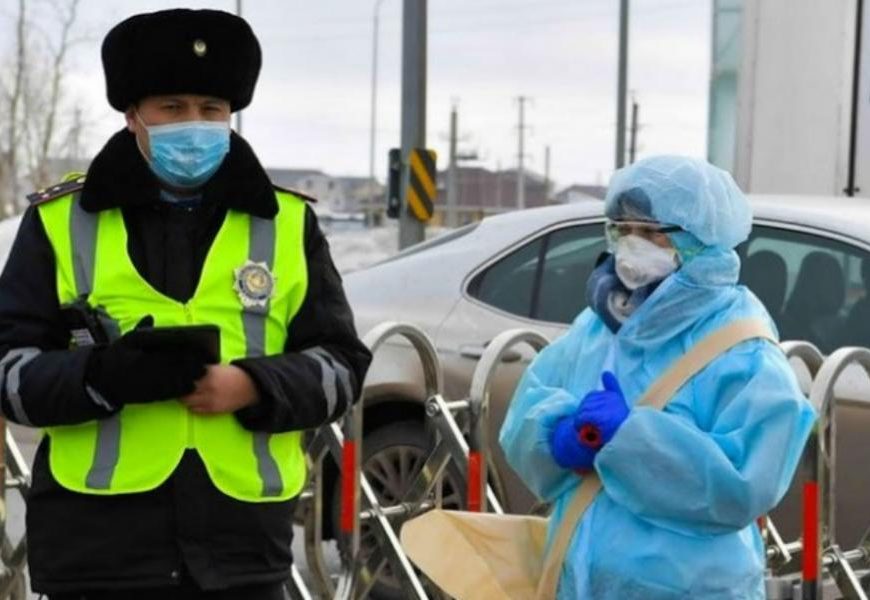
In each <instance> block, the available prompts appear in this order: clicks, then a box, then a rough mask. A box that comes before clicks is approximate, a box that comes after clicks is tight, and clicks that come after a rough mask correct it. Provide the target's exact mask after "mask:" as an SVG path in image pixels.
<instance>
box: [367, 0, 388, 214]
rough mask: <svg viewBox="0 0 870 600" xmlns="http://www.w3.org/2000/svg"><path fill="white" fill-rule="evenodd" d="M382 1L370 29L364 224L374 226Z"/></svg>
mask: <svg viewBox="0 0 870 600" xmlns="http://www.w3.org/2000/svg"><path fill="white" fill-rule="evenodd" d="M383 2H384V0H375V10H374V23H373V25H374V26H373V28H372V102H371V111H372V113H371V123H370V129H369V202H368V204H369V205H368V207H367V210H366V224H367V225H369V226H371V225H374V211H375V185H376V184H375V137H376V135H377V119H378V27H379V22H380V10H381V4H383Z"/></svg>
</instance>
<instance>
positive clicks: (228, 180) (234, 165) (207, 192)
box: [81, 129, 278, 219]
mask: <svg viewBox="0 0 870 600" xmlns="http://www.w3.org/2000/svg"><path fill="white" fill-rule="evenodd" d="M159 192H160V188H159V186H158V182H157V178H156V177H155V176H154V174H153V173H152V172H151V169H150V168H149V167H148V164H147V163H146V162H145V159H144V158H143V157H142V154H141V153H140V152H139V147H138V146H137V145H136V137H135V136H134V135H133V133H131V132H130V131H128V130H127V129H123V130H121V131H119V132H118V133H116V134H115V135H113V136H112V137H111V138H110V139H109V141H108V142H107V143H106V145H105V146H103V149H102V150H100V152H99V154H97V156H96V157H94V160H93V162H92V163H91V166H90V168H89V169H88V175H87V178H86V179H85V183H84V187H83V188H82V195H81V203H82V207H83V208H84V209H85V210H86V211H88V212H98V211H101V210H106V209H109V208H123V207H125V206H141V205H145V204H152V203H155V202H159V201H160V200H159ZM203 196H204V200H205V201H206V202H213V203H216V204H221V205H223V206H225V207H226V208H229V209H233V210H238V211H242V212H246V213H249V214H251V215H254V216H257V217H262V218H265V219H271V218H273V217H274V216H275V215H276V214H278V202H277V201H276V200H275V190H274V188H273V187H272V183H271V182H270V181H269V177H268V175H266V171H265V170H264V169H263V167H262V166H261V165H260V161H259V160H257V157H256V156H255V155H254V151H253V150H252V149H251V147H250V146H249V145H248V143H247V142H246V141H245V140H243V139H242V138H241V137H240V136H238V135H236V134H235V133H232V134H231V136H230V151H229V153H228V154H227V156H226V157H225V158H224V162H223V164H221V166H220V168H219V169H218V170H217V173H215V174H214V176H212V178H211V179H210V180H209V181H208V183H206V184H205V187H203Z"/></svg>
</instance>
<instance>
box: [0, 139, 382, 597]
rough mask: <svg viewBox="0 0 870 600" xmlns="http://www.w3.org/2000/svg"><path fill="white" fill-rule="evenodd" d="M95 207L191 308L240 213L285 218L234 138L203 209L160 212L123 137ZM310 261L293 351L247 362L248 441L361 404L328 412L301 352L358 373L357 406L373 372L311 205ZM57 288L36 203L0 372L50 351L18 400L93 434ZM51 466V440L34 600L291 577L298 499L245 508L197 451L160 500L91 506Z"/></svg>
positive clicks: (37, 477)
mask: <svg viewBox="0 0 870 600" xmlns="http://www.w3.org/2000/svg"><path fill="white" fill-rule="evenodd" d="M81 202H82V206H83V207H84V208H85V210H88V211H91V212H96V211H100V210H105V209H108V208H114V207H118V206H120V207H121V209H122V214H123V216H124V222H125V225H126V228H127V230H128V232H129V241H128V248H127V249H126V250H127V252H128V253H129V255H130V258H131V259H132V261H133V264H134V265H135V267H136V269H137V270H138V271H139V272H140V274H141V275H142V276H143V277H144V278H145V279H146V280H147V281H148V282H149V283H150V284H151V285H152V286H153V287H155V288H156V289H157V290H159V291H160V292H162V293H163V294H165V295H167V296H169V297H171V298H173V299H175V300H177V301H179V302H185V301H187V300H188V299H190V297H191V296H192V295H193V293H194V290H195V287H196V284H197V282H198V280H199V277H200V273H201V271H202V267H203V263H204V261H205V256H206V253H207V251H208V249H209V247H210V245H211V243H212V241H213V240H214V237H215V234H216V233H217V230H218V229H219V227H220V225H221V223H222V222H223V219H224V217H225V215H226V213H227V210H228V209H234V210H240V211H245V212H248V213H250V214H253V215H256V216H260V217H264V218H272V217H274V216H275V214H276V213H277V209H278V207H277V202H276V200H275V195H274V188H273V186H272V184H271V183H270V182H269V180H268V178H267V176H266V173H265V171H264V170H263V168H262V167H261V166H260V164H259V162H258V161H257V158H256V157H255V155H254V153H253V152H252V150H251V149H250V147H249V146H248V145H247V143H246V142H245V141H244V140H242V139H241V138H240V137H238V136H236V135H233V137H232V140H231V148H230V152H229V154H228V155H227V157H226V159H225V160H224V163H223V164H222V165H221V168H220V169H219V170H218V172H217V173H216V174H215V176H214V177H213V178H212V179H211V180H210V181H209V183H208V184H207V185H206V186H205V188H204V190H203V199H202V201H201V202H200V203H199V204H197V205H196V206H193V207H179V206H175V205H171V204H168V203H166V202H163V201H160V200H159V188H158V185H157V182H156V180H155V178H154V177H153V176H152V174H151V172H150V170H149V169H148V166H147V164H146V163H145V161H144V160H143V159H142V157H141V156H140V154H139V151H138V149H137V147H136V144H135V138H134V137H133V135H132V134H131V133H129V132H127V131H121V132H119V133H117V134H116V135H115V136H113V137H112V138H111V139H110V140H109V142H108V143H107V144H106V146H105V147H104V148H103V150H102V151H101V152H100V153H99V154H98V155H97V156H96V157H95V159H94V161H93V162H92V164H91V167H90V169H89V171H88V174H87V179H86V181H85V184H84V188H83V189H82V190H81ZM305 259H306V262H307V267H308V276H309V285H308V290H307V295H306V297H305V299H304V302H303V304H302V306H301V308H300V310H299V312H298V313H297V314H296V316H295V317H294V319H293V320H292V322H291V323H290V324H289V325H288V328H289V331H290V335H289V338H288V342H287V344H286V348H285V352H284V354H281V355H277V356H268V357H261V358H250V359H244V360H240V361H237V362H236V363H235V364H237V365H238V366H240V367H241V368H243V369H244V370H245V371H246V372H247V373H248V374H249V375H250V376H251V377H252V379H253V380H254V382H255V384H256V386H257V389H258V391H259V395H260V402H259V403H258V404H256V405H253V406H251V407H248V408H245V409H242V410H240V411H238V412H237V413H236V417H237V418H238V420H239V422H240V423H241V424H242V425H243V426H244V427H246V428H248V429H250V430H256V431H269V432H280V431H291V430H305V429H313V428H316V427H318V426H320V425H322V424H324V423H326V422H329V421H331V420H335V419H337V418H339V417H340V416H341V415H342V414H343V413H344V411H345V409H346V407H347V403H348V402H349V401H350V400H351V399H350V398H346V397H343V395H342V393H339V399H338V400H339V402H338V405H337V406H336V408H335V410H334V412H333V414H326V406H327V402H326V399H325V396H324V391H323V389H322V386H321V367H320V363H318V362H317V361H316V360H315V359H313V358H311V357H309V356H306V355H303V354H301V352H302V351H304V350H305V349H308V348H311V347H315V346H319V347H321V348H324V349H326V351H327V352H328V353H329V354H330V356H331V358H332V359H333V360H335V361H338V362H340V363H341V364H342V365H344V366H345V367H346V368H347V369H348V370H349V372H350V373H351V379H352V380H353V381H352V384H353V385H352V388H353V392H354V394H355V396H354V397H356V396H357V395H358V392H359V389H360V386H361V383H362V381H363V379H364V377H365V372H366V369H367V368H368V365H369V362H370V360H371V355H370V354H369V352H368V350H367V349H366V347H365V346H364V345H363V344H362V343H361V342H360V341H359V339H358V338H357V335H356V333H355V330H354V324H353V316H352V314H351V311H350V308H349V306H348V304H347V300H346V298H345V296H344V292H343V290H342V286H341V278H340V277H339V275H338V273H337V271H336V269H335V266H334V265H333V262H332V259H331V258H330V255H329V247H328V244H327V242H326V239H325V238H324V236H323V234H322V232H321V231H320V229H319V227H318V225H317V221H316V218H315V216H314V212H313V211H312V210H311V209H310V208H308V209H307V211H306V223H305ZM276 260H281V257H280V256H279V257H276ZM55 278H56V275H55V260H54V254H53V251H52V248H51V246H50V244H49V242H48V238H47V237H46V233H45V229H44V228H43V225H42V222H41V219H40V217H39V213H38V211H37V210H36V209H35V207H31V208H30V209H28V210H27V212H26V213H25V214H24V217H23V220H22V222H21V227H20V229H19V232H18V237H17V238H16V240H15V243H14V245H13V247H12V251H11V254H10V256H9V260H8V263H7V265H6V268H5V270H4V271H3V274H2V276H0V361H2V358H3V357H5V356H7V354H8V353H9V352H10V350H15V349H20V348H27V347H33V348H37V349H39V350H40V351H41V354H39V355H38V356H37V357H36V358H35V359H33V360H32V361H31V362H29V363H28V364H27V365H26V366H24V367H23V368H22V369H21V379H20V388H19V392H20V399H21V406H22V407H23V408H24V412H25V413H26V417H27V420H28V421H29V422H30V423H31V424H32V425H34V426H38V427H44V426H50V425H60V424H74V423H81V422H85V421H89V420H92V419H99V418H102V417H104V416H106V415H107V414H108V412H107V410H106V409H105V408H103V407H102V406H100V405H98V404H96V403H95V402H94V401H93V399H92V397H91V396H90V395H89V394H88V393H86V391H85V371H86V366H87V364H88V356H89V354H90V352H91V349H89V348H77V349H72V350H70V349H68V348H69V342H70V332H69V331H68V330H67V329H66V328H65V327H64V324H63V322H62V320H61V317H60V312H59V309H60V307H59V306H58V299H57V287H56V283H55ZM14 364H15V361H7V362H5V363H4V362H0V365H2V366H0V376H2V377H3V379H0V382H2V381H3V380H4V379H8V378H6V377H5V376H6V374H7V373H8V372H9V370H10V369H11V368H12V366H13V365H14ZM7 383H8V381H7ZM338 388H339V390H340V388H341V386H338ZM0 406H2V409H3V414H4V415H6V417H7V418H10V419H12V420H15V415H14V411H13V410H12V406H11V404H10V401H9V397H8V385H6V384H3V385H0ZM19 414H20V413H19ZM48 454H49V440H48V438H47V437H46V438H44V439H43V441H42V443H41V444H40V446H39V449H38V451H37V455H36V459H35V462H34V466H33V486H32V491H31V494H30V497H29V498H28V511H27V513H28V514H27V536H28V546H29V561H30V573H31V578H32V583H33V588H34V590H36V591H39V592H46V593H55V592H63V591H75V590H80V589H94V588H119V587H141V586H148V587H150V586H160V585H168V584H169V585H171V584H172V583H173V582H176V581H178V579H179V574H180V573H181V572H182V571H183V570H187V571H188V572H189V573H190V575H191V576H192V577H193V578H194V579H195V580H196V581H197V582H198V583H199V585H200V586H202V587H204V588H207V589H212V588H223V587H231V586H236V585H243V584H247V583H255V582H268V581H278V580H281V579H284V578H286V577H287V576H288V573H289V569H290V565H291V563H292V557H291V555H290V542H291V538H292V529H291V513H292V509H293V506H294V501H292V500H291V501H288V502H278V503H245V502H239V501H237V500H234V499H231V498H229V497H227V496H225V495H223V494H222V493H220V492H219V491H218V490H217V489H216V488H215V487H214V485H213V484H212V483H211V481H210V480H209V478H208V475H207V474H206V471H205V468H204V466H203V464H202V462H201V461H200V459H199V457H198V455H197V454H196V452H195V451H188V452H187V453H186V454H185V456H184V458H183V459H182V462H181V464H180V465H179V466H178V468H177V469H176V471H175V473H174V474H173V475H172V476H171V477H170V478H169V480H168V481H166V482H165V483H164V484H163V485H161V486H160V487H159V488H157V489H155V490H153V491H150V492H146V493H141V494H128V495H119V496H95V495H88V494H78V493H74V492H70V491H68V490H66V489H64V488H62V487H61V486H60V485H59V484H58V483H57V482H56V481H55V480H54V478H53V477H52V475H51V472H50V470H49V468H48Z"/></svg>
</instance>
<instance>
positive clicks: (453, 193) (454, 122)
mask: <svg viewBox="0 0 870 600" xmlns="http://www.w3.org/2000/svg"><path fill="white" fill-rule="evenodd" d="M449 143H450V162H449V164H448V166H447V205H446V213H445V221H444V224H445V225H446V226H447V227H458V226H459V167H460V166H461V164H460V163H461V162H462V161H463V160H477V158H478V157H477V152H476V151H471V152H460V151H459V108H458V106H457V104H456V101H455V100H454V103H453V107H452V108H451V109H450V139H449Z"/></svg>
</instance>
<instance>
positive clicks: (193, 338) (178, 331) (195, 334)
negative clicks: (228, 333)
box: [127, 325, 221, 364]
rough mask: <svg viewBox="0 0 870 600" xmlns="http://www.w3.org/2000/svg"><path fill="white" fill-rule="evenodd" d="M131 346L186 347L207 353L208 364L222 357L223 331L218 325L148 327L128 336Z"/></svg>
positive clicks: (149, 347)
mask: <svg viewBox="0 0 870 600" xmlns="http://www.w3.org/2000/svg"><path fill="white" fill-rule="evenodd" d="M127 338H128V340H129V342H130V344H131V345H133V346H135V347H137V348H142V349H143V350H151V349H159V348H167V347H171V346H176V345H177V346H186V347H191V346H193V347H194V348H197V349H199V350H202V351H203V352H205V355H206V356H207V357H208V362H209V363H212V364H216V363H219V362H220V357H221V330H220V328H219V327H218V326H217V325H182V326H180V327H146V328H143V329H136V330H133V331H131V332H130V333H128V334H127Z"/></svg>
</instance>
